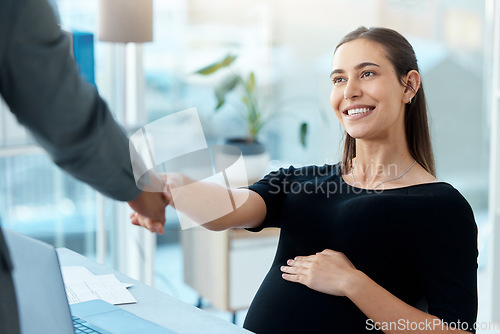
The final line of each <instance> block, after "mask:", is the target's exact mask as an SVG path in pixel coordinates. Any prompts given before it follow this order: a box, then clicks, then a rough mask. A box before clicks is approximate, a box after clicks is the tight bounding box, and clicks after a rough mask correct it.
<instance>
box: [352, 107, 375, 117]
mask: <svg viewBox="0 0 500 334" xmlns="http://www.w3.org/2000/svg"><path fill="white" fill-rule="evenodd" d="M370 110H371V109H370V108H356V109H349V110H347V115H349V116H354V115H360V114H364V113H365V112H368V111H370Z"/></svg>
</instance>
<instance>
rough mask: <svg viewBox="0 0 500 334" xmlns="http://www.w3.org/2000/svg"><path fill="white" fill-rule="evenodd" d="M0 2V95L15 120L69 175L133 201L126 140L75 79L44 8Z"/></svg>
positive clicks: (32, 1)
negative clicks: (14, 116)
mask: <svg viewBox="0 0 500 334" xmlns="http://www.w3.org/2000/svg"><path fill="white" fill-rule="evenodd" d="M0 2H1V4H0V21H4V22H3V24H0V39H3V41H2V42H0V93H1V94H2V96H3V98H4V99H5V101H6V102H7V104H8V105H9V107H10V109H11V111H12V112H13V113H14V114H15V115H16V117H17V119H18V121H19V122H20V123H21V124H23V125H25V126H26V127H28V128H29V129H30V131H31V133H32V134H33V135H34V137H35V139H36V140H37V141H38V143H39V144H40V145H41V146H42V147H43V148H44V149H45V150H46V151H47V152H48V153H49V155H50V156H51V158H52V159H53V160H54V162H55V163H56V164H57V165H58V166H60V167H61V168H63V169H64V170H66V171H67V172H68V173H69V174H71V175H73V176H74V177H76V178H77V179H79V180H81V181H83V182H85V183H88V184H89V185H91V186H92V187H94V188H95V189H97V190H98V191H100V192H102V193H103V194H105V195H107V196H109V197H112V198H114V199H118V200H123V201H125V200H131V199H134V198H135V197H137V196H138V195H139V193H140V190H139V189H138V188H137V187H136V185H135V181H134V177H133V173H132V167H131V163H130V156H129V151H128V147H129V146H128V139H127V137H126V135H125V134H124V132H123V130H122V128H121V127H120V126H119V125H117V123H116V122H115V121H114V119H113V117H112V115H111V113H110V112H109V109H108V107H107V106H106V103H105V102H104V101H103V100H102V99H101V98H100V97H99V94H98V93H97V91H96V90H95V88H94V87H93V86H92V85H90V84H88V83H87V82H85V81H84V80H83V79H82V78H81V77H80V76H79V75H78V72H77V67H76V64H75V62H74V60H73V57H72V56H71V54H70V41H69V38H68V37H67V36H66V35H65V34H64V33H62V32H61V30H60V28H59V26H58V25H57V24H56V18H55V15H54V13H53V10H52V8H51V7H50V5H49V4H48V3H47V1H46V0H0ZM9 4H10V6H11V7H10V8H9ZM2 7H4V8H2ZM6 7H7V8H6ZM2 12H3V13H2ZM7 22H9V23H7Z"/></svg>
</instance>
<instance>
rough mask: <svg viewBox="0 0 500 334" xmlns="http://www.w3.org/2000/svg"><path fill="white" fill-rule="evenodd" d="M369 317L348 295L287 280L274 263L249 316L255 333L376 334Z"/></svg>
mask: <svg viewBox="0 0 500 334" xmlns="http://www.w3.org/2000/svg"><path fill="white" fill-rule="evenodd" d="M366 320H367V318H366V316H365V315H364V314H363V313H362V312H361V311H360V310H359V309H358V308H357V307H356V305H354V304H353V303H352V302H351V301H350V300H349V299H348V298H346V297H338V296H331V295H327V294H324V293H321V292H318V291H315V290H312V289H310V288H308V287H306V286H305V285H302V284H300V283H293V282H289V281H285V280H284V279H283V278H282V277H281V271H280V269H279V266H273V267H272V268H271V269H270V271H269V273H268V274H267V276H266V278H265V279H264V281H263V282H262V285H261V286H260V288H259V290H258V292H257V294H256V296H255V298H254V300H253V302H252V304H251V306H250V309H249V310H248V314H247V317H246V319H245V323H244V326H243V327H244V328H246V329H248V330H250V331H252V332H255V333H259V334H260V333H273V334H274V333H343V334H349V333H356V334H359V333H365V332H370V333H376V331H374V330H370V331H367V330H366V326H367V322H366Z"/></svg>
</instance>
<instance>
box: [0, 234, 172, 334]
mask: <svg viewBox="0 0 500 334" xmlns="http://www.w3.org/2000/svg"><path fill="white" fill-rule="evenodd" d="M2 231H3V233H4V236H5V239H6V242H7V246H8V247H9V251H10V255H11V258H12V263H13V264H14V271H13V272H12V275H13V280H14V285H15V289H16V296H17V302H18V308H19V318H20V319H19V321H20V325H21V333H54V334H59V333H61V334H66V333H75V330H76V332H79V331H80V330H82V331H83V332H86V333H88V332H90V333H95V332H97V333H105V334H107V333H113V334H114V333H116V334H122V333H123V334H129V333H130V334H132V333H133V334H136V333H148V334H149V333H155V334H156V333H158V334H160V333H161V334H171V333H175V332H173V331H171V330H169V329H166V328H164V327H161V326H158V325H156V324H154V323H152V322H149V321H147V320H144V319H142V318H140V317H138V316H136V315H134V314H132V313H130V312H127V311H126V310H124V309H122V308H120V307H117V306H115V305H112V304H109V303H107V302H105V301H103V300H91V301H87V302H83V303H77V304H72V305H71V312H70V306H69V305H68V300H67V297H66V291H65V288H64V283H63V279H62V275H61V268H60V265H59V259H58V257H57V253H56V250H55V249H54V247H53V246H51V245H48V244H46V243H44V242H41V241H39V240H36V239H33V238H29V237H27V236H25V235H22V234H20V233H17V232H14V231H12V230H9V229H5V228H3V229H2ZM74 323H75V325H74ZM78 323H79V324H78ZM91 330H94V332H91Z"/></svg>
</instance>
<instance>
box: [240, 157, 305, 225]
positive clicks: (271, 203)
mask: <svg viewBox="0 0 500 334" xmlns="http://www.w3.org/2000/svg"><path fill="white" fill-rule="evenodd" d="M294 171H295V168H294V167H293V166H290V167H289V168H287V169H285V168H280V169H279V170H277V171H274V172H271V173H269V174H268V175H266V176H265V177H264V178H263V179H261V180H260V181H257V182H255V183H254V184H252V185H251V186H249V187H248V188H249V189H250V190H252V191H255V192H256V193H257V194H259V195H260V197H262V199H263V200H264V202H265V203H266V209H267V212H266V218H265V219H264V222H263V223H262V224H261V225H260V226H258V227H255V228H248V229H247V230H248V231H251V232H259V231H261V230H262V229H264V228H266V227H281V216H282V208H283V201H284V200H285V197H286V195H287V193H288V189H289V185H290V182H289V178H290V176H291V175H293V174H294Z"/></svg>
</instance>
